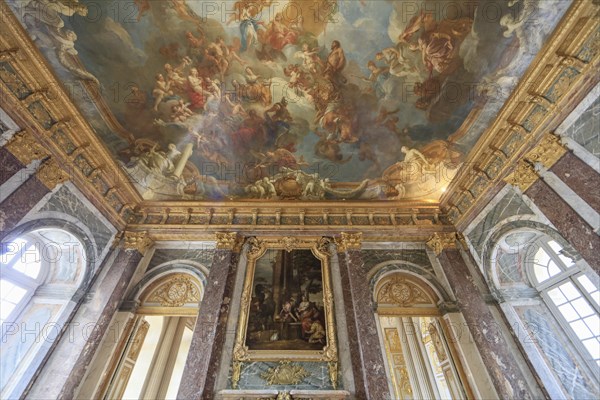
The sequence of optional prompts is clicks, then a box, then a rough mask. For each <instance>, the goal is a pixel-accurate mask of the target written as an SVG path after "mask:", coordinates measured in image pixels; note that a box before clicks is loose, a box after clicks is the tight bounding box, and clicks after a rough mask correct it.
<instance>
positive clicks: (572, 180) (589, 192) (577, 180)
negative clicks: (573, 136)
mask: <svg viewBox="0 0 600 400" xmlns="http://www.w3.org/2000/svg"><path fill="white" fill-rule="evenodd" d="M550 171H551V172H553V173H554V174H556V176H558V177H559V178H560V179H561V180H562V181H563V182H564V183H565V184H566V185H567V186H568V187H570V188H571V189H572V190H573V191H574V192H575V193H577V195H578V196H579V197H581V198H582V199H583V200H584V201H585V202H586V203H587V204H589V206H590V207H592V208H593V209H594V210H596V211H597V212H599V213H600V196H598V190H600V189H598V188H600V174H599V173H598V171H596V170H594V169H593V168H592V167H590V166H589V165H588V164H586V163H585V162H583V161H582V160H581V159H580V158H579V157H577V156H576V155H575V154H573V152H572V151H567V152H566V153H565V154H564V155H563V156H562V157H561V158H560V159H559V160H558V161H557V162H556V164H554V165H553V166H552V168H550Z"/></svg>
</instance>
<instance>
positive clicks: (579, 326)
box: [571, 319, 594, 340]
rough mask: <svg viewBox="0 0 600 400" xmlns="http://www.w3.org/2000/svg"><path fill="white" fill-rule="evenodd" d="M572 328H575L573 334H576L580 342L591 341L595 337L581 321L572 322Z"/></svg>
mask: <svg viewBox="0 0 600 400" xmlns="http://www.w3.org/2000/svg"><path fill="white" fill-rule="evenodd" d="M571 328H573V332H575V334H576V335H577V337H578V338H579V339H580V340H583V339H589V338H591V337H593V336H594V335H592V332H591V331H590V330H589V329H588V327H587V326H586V324H585V322H583V320H581V319H579V320H577V321H573V322H571Z"/></svg>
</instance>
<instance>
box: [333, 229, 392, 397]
mask: <svg viewBox="0 0 600 400" xmlns="http://www.w3.org/2000/svg"><path fill="white" fill-rule="evenodd" d="M360 241H361V238H360V234H356V235H352V234H342V238H341V239H340V240H339V241H338V258H339V264H340V275H341V278H342V288H343V296H344V304H345V305H346V306H345V309H346V310H345V311H346V323H347V325H348V341H349V348H350V358H351V362H352V370H353V373H354V383H355V388H356V393H355V395H356V398H358V399H372V400H380V399H387V398H389V396H390V393H389V387H388V382H387V377H386V372H385V364H384V360H383V353H382V350H381V345H380V342H379V336H378V334H377V325H376V321H375V313H374V312H373V308H372V307H371V290H370V287H369V282H368V281H367V277H366V274H365V272H364V270H363V265H364V262H363V260H362V256H361V251H360Z"/></svg>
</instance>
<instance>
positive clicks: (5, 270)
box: [0, 232, 50, 339]
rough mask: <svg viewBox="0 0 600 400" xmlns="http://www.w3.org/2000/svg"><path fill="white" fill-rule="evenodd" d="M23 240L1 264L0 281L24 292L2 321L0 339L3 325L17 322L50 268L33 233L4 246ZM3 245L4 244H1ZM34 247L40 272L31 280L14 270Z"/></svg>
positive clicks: (2, 335) (19, 237)
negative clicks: (9, 257) (15, 251)
mask: <svg viewBox="0 0 600 400" xmlns="http://www.w3.org/2000/svg"><path fill="white" fill-rule="evenodd" d="M19 239H21V240H23V241H25V243H24V244H23V245H22V246H20V248H19V249H18V250H17V251H18V253H17V254H15V255H14V256H13V257H12V258H11V259H10V260H9V261H8V262H7V263H2V264H1V265H2V268H1V269H0V279H2V280H6V281H8V282H10V283H12V284H14V285H17V286H18V287H20V288H22V289H23V290H25V291H26V293H25V295H24V296H23V298H22V299H21V300H20V301H19V303H18V304H16V307H15V308H14V309H13V310H12V311H11V312H10V314H9V315H8V316H7V317H6V319H5V320H4V321H2V325H3V326H2V334H1V335H0V336H1V337H2V339H4V334H5V332H4V329H3V328H4V325H5V324H13V323H16V322H18V321H19V318H20V317H21V315H22V313H23V312H24V311H25V309H26V308H27V306H28V305H29V304H30V302H31V300H32V298H33V297H34V296H35V293H36V291H37V289H38V288H39V287H40V286H42V284H43V283H44V281H45V280H46V278H47V277H48V273H49V271H48V269H49V267H50V265H49V264H50V263H48V262H47V260H44V257H42V253H41V251H40V249H39V245H40V240H41V238H36V235H35V233H34V232H29V233H26V234H24V235H20V236H17V237H16V238H14V239H12V240H11V241H10V242H7V243H6V245H9V244H10V243H14V242H15V241H17V240H19ZM3 245H4V244H3ZM31 246H34V247H35V249H36V252H37V255H38V257H39V259H40V271H39V273H38V275H37V277H36V278H32V277H30V276H28V275H27V274H25V273H24V272H21V271H18V270H16V269H15V268H14V266H15V264H16V263H17V261H18V260H19V259H20V258H21V257H23V255H24V253H25V252H27V251H28V249H29V248H30V247H31Z"/></svg>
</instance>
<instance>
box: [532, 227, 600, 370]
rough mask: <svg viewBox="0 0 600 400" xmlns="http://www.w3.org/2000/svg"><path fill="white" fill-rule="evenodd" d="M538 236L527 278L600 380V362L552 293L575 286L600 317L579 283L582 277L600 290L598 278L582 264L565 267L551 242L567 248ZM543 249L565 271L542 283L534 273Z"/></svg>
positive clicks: (543, 234) (538, 234) (598, 308)
mask: <svg viewBox="0 0 600 400" xmlns="http://www.w3.org/2000/svg"><path fill="white" fill-rule="evenodd" d="M535 233H537V237H536V238H535V239H534V240H533V241H532V242H531V244H530V245H529V247H530V248H529V249H528V250H527V251H526V253H525V258H524V268H525V271H526V275H527V278H528V279H529V281H530V283H531V285H532V287H533V288H535V289H536V291H537V292H538V293H539V296H540V298H541V299H542V301H543V302H544V304H545V305H546V307H547V309H548V310H549V311H550V313H551V314H552V316H553V317H554V319H555V321H556V322H557V324H558V326H559V327H560V328H561V329H562V333H563V334H564V335H565V336H566V337H567V339H568V340H569V341H570V342H571V344H572V345H573V347H574V348H575V350H576V351H577V353H578V356H580V357H581V359H582V360H583V364H584V365H585V366H586V367H587V368H588V372H589V373H590V374H591V376H598V374H600V365H599V363H598V361H597V360H595V359H594V358H593V357H594V356H593V355H592V354H590V352H589V351H588V349H587V348H586V347H585V346H584V344H583V342H582V340H581V339H580V338H579V337H578V336H577V334H576V333H575V331H574V329H573V327H571V324H570V323H569V322H568V321H567V319H566V318H565V316H564V315H563V314H562V312H561V311H560V310H559V308H558V306H557V305H556V304H555V303H554V301H553V300H552V298H551V297H550V295H549V293H548V292H550V291H551V290H553V289H555V288H558V287H560V286H562V285H564V284H565V283H567V282H571V283H572V284H573V285H574V286H575V288H576V289H577V291H578V292H579V294H580V296H581V298H583V299H585V301H586V302H587V303H588V304H589V305H590V307H591V308H592V309H593V310H594V311H595V312H596V315H598V316H600V306H599V305H598V304H597V303H596V302H595V301H594V299H593V298H592V297H591V295H590V294H589V293H588V291H587V290H586V289H585V288H584V287H583V285H582V284H581V283H580V282H579V279H578V278H579V277H581V276H587V277H588V278H589V279H590V280H591V281H592V283H594V284H595V285H596V287H597V288H600V287H599V282H598V277H594V276H590V274H589V273H588V272H587V271H586V268H585V267H584V266H582V265H581V261H576V260H573V265H571V266H567V265H565V263H564V262H563V261H562V260H561V259H560V258H559V257H558V254H557V252H556V251H555V250H554V249H553V248H552V247H551V246H550V245H549V243H548V242H550V241H554V242H556V243H558V245H559V246H560V247H562V248H563V249H564V246H563V245H562V244H561V243H560V242H559V241H558V240H556V239H555V238H553V237H551V236H549V235H547V234H546V233H543V232H539V231H535ZM540 248H542V249H543V250H544V251H545V252H546V254H547V255H548V256H549V257H550V259H551V260H552V261H554V263H555V264H556V266H557V267H558V268H559V269H560V270H561V272H559V273H558V274H556V275H554V276H551V277H549V278H548V279H546V280H544V281H541V282H540V281H539V279H538V278H537V276H536V274H535V271H534V268H535V254H536V253H537V252H538V250H539V249H540ZM569 303H570V301H569ZM565 304H566V303H565ZM579 320H583V318H581V317H580V318H579ZM592 333H593V332H592Z"/></svg>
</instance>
